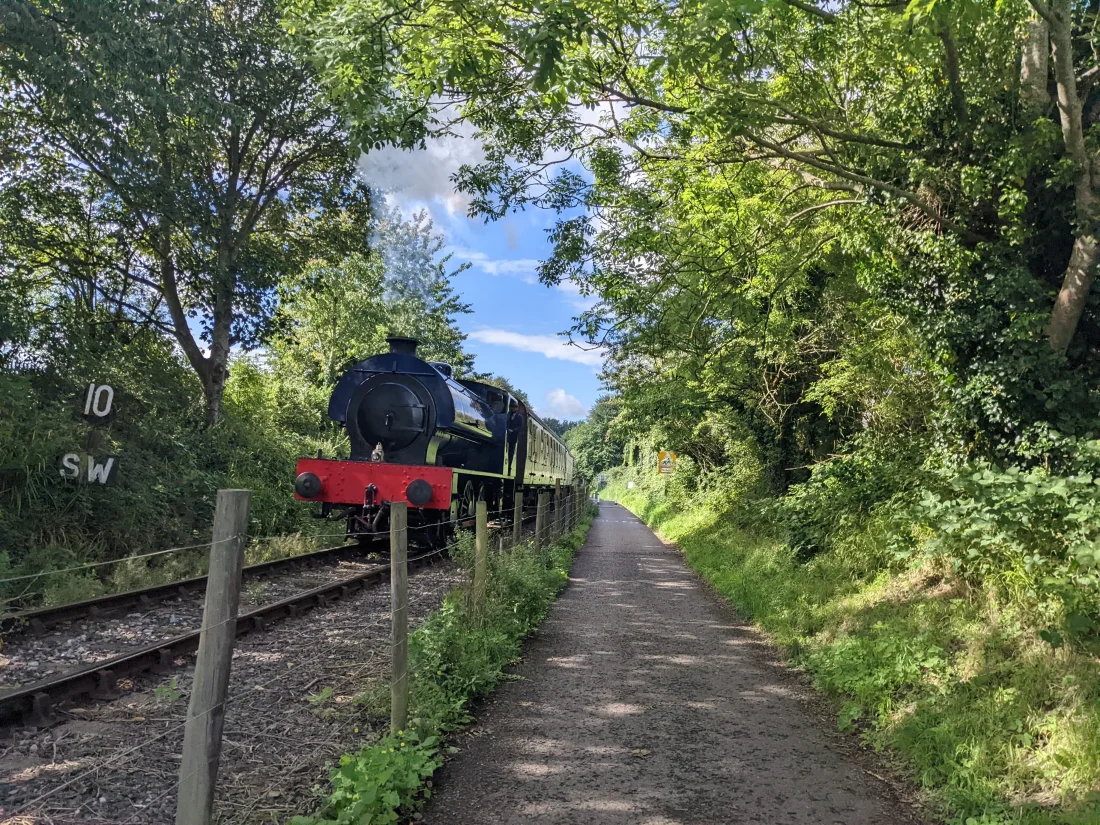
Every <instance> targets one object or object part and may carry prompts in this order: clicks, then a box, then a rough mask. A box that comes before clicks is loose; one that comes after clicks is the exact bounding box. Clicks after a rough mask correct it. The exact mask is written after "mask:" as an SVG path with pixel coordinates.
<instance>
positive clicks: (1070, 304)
mask: <svg viewBox="0 0 1100 825" xmlns="http://www.w3.org/2000/svg"><path fill="white" fill-rule="evenodd" d="M1036 10H1037V11H1039V13H1040V15H1042V16H1043V17H1044V19H1045V20H1046V23H1047V26H1048V29H1049V32H1050V45H1051V56H1052V58H1053V61H1054V80H1055V82H1056V83H1057V86H1058V114H1059V119H1060V120H1061V124H1062V139H1063V140H1064V141H1065V146H1066V155H1067V157H1069V159H1070V160H1071V161H1073V165H1074V167H1075V168H1074V173H1075V175H1076V186H1075V188H1074V212H1075V217H1076V222H1075V226H1076V237H1075V238H1074V242H1073V252H1072V254H1071V255H1070V259H1069V265H1068V266H1067V267H1066V274H1065V276H1064V278H1063V280H1062V288H1061V290H1059V292H1058V297H1057V299H1055V302H1054V309H1053V310H1052V311H1051V313H1050V321H1049V322H1048V324H1047V330H1046V332H1047V339H1048V340H1049V341H1050V346H1051V348H1052V349H1054V350H1055V351H1056V352H1063V353H1064V352H1065V351H1066V349H1067V348H1068V347H1069V345H1070V342H1071V341H1072V340H1073V336H1074V334H1075V333H1076V332H1077V324H1078V322H1079V321H1080V320H1081V313H1082V312H1083V311H1084V308H1085V302H1086V301H1087V300H1088V295H1089V289H1090V288H1091V286H1092V282H1093V281H1094V280H1096V264H1097V258H1098V256H1100V243H1098V239H1097V234H1096V224H1095V220H1096V215H1095V212H1096V193H1095V190H1094V188H1093V169H1092V163H1091V162H1090V158H1089V155H1088V150H1087V149H1086V147H1085V133H1084V129H1083V127H1082V123H1081V100H1080V96H1079V95H1078V93H1077V77H1076V72H1075V69H1074V65H1073V38H1072V32H1071V31H1070V9H1069V0H1054V2H1053V3H1052V4H1051V5H1050V6H1049V7H1043V6H1037V7H1036Z"/></svg>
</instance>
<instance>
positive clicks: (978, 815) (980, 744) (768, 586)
mask: <svg viewBox="0 0 1100 825" xmlns="http://www.w3.org/2000/svg"><path fill="white" fill-rule="evenodd" d="M604 495H605V497H607V495H613V496H615V497H617V498H618V500H619V501H621V502H622V503H623V504H625V505H626V506H627V507H628V508H630V509H631V510H632V511H634V512H635V513H637V514H638V515H639V516H640V517H642V518H643V519H644V520H645V521H646V522H647V523H648V524H650V525H651V526H653V527H655V528H657V529H658V530H659V531H660V533H661V534H662V535H663V536H664V537H665V538H667V539H669V540H672V541H675V542H677V543H678V545H679V546H680V547H681V549H682V550H683V553H684V556H685V558H686V560H687V561H688V563H689V564H690V565H691V566H692V567H693V568H695V569H696V570H697V571H699V572H700V573H701V574H702V575H703V576H704V577H705V578H706V579H707V580H708V581H710V582H711V583H712V584H713V585H714V586H715V588H716V589H717V590H718V591H719V592H720V593H721V594H722V595H723V596H724V597H725V598H727V599H728V600H729V601H730V603H731V604H733V605H734V606H735V607H736V608H737V609H738V610H739V611H741V612H742V613H743V614H744V615H746V616H747V617H749V618H751V619H752V620H753V621H754V622H755V623H756V624H757V625H759V626H760V627H761V628H763V629H764V630H766V631H767V632H768V633H769V634H771V636H772V638H773V639H774V640H775V641H776V642H777V643H778V644H780V645H781V646H782V647H783V648H784V649H785V650H786V651H787V652H788V653H789V655H790V656H791V658H792V659H793V660H794V661H795V662H797V663H798V664H799V665H801V666H802V667H804V668H805V669H806V670H807V672H808V673H809V674H811V675H812V677H813V679H814V681H815V683H816V685H817V686H818V687H819V688H820V689H821V690H822V691H824V692H825V693H826V694H828V695H829V696H831V697H833V698H834V699H835V700H836V703H837V724H838V726H839V727H840V728H841V729H842V730H848V731H851V732H852V733H853V735H859V736H861V737H862V738H863V740H864V741H865V742H866V743H867V744H869V745H870V746H872V747H874V748H876V749H879V750H882V751H885V752H887V753H889V754H891V755H893V757H895V758H896V760H897V761H898V762H899V763H900V764H901V765H902V766H903V767H904V768H905V769H906V770H907V772H908V773H909V774H910V775H911V776H912V778H913V779H914V781H915V782H916V783H917V784H918V785H919V786H920V787H921V788H922V789H923V791H924V794H925V796H926V798H927V801H928V803H929V806H930V808H931V810H932V811H933V813H934V815H935V816H937V817H938V818H940V819H942V820H943V821H945V822H947V823H951V825H1008V823H1013V824H1014V825H1055V824H1056V823H1057V824H1058V825H1087V824H1088V825H1096V823H1100V660H1097V659H1096V658H1094V657H1091V656H1089V655H1086V654H1085V653H1083V652H1081V651H1080V650H1073V649H1069V648H1067V647H1063V648H1061V649H1057V650H1055V649H1053V648H1051V647H1050V645H1048V644H1046V643H1045V642H1044V641H1043V640H1042V639H1041V638H1040V637H1039V635H1038V630H1039V626H1037V624H1036V621H1035V620H1036V617H1035V615H1034V611H1033V610H1031V609H1030V608H1028V607H1027V606H1026V605H1025V604H1023V603H1019V602H1013V601H1010V600H1007V599H1006V597H1005V596H1004V595H1003V593H1002V594H1000V595H998V594H997V593H995V592H993V590H992V589H990V588H983V587H981V586H976V585H974V584H973V583H970V584H968V583H966V582H964V581H962V580H961V579H957V578H955V577H953V575H952V573H951V570H950V568H949V566H948V565H946V564H945V563H943V562H942V561H937V560H935V559H930V558H924V559H922V560H919V561H913V562H911V563H908V564H905V565H902V566H885V567H883V566H876V565H861V564H859V563H857V562H856V560H857V559H860V558H866V557H867V553H866V552H853V550H852V548H853V547H854V546H856V547H859V546H861V545H866V544H871V545H874V544H877V543H881V542H882V541H883V536H882V533H881V529H880V528H881V525H879V526H876V524H875V523H874V520H868V521H866V522H864V523H863V524H862V526H861V527H860V528H859V529H855V530H852V531H851V532H849V533H847V534H845V535H842V536H839V537H838V538H837V540H836V541H834V542H833V543H832V546H831V547H830V549H829V550H828V551H827V552H822V553H818V554H816V555H814V556H812V557H811V558H810V559H809V560H807V561H800V560H799V556H798V554H797V553H796V552H795V550H794V549H793V548H791V547H790V545H789V544H787V542H786V541H785V540H783V539H782V538H776V537H775V536H774V535H769V533H775V532H777V531H768V530H761V529H759V528H756V529H747V528H745V527H744V526H743V525H744V523H745V522H744V519H743V518H741V517H732V516H731V515H730V514H729V513H723V512H720V511H718V510H716V509H708V508H707V507H705V506H702V505H694V506H691V505H689V506H688V507H686V508H684V507H682V506H674V505H672V504H671V503H670V502H669V500H668V498H667V497H664V496H661V495H660V491H659V490H655V489H652V488H646V487H643V486H641V485H639V486H638V487H636V488H635V489H626V486H625V484H622V483H616V484H615V485H614V486H613V487H612V488H610V489H609V490H608V491H605V494H604ZM740 515H741V514H739V516H740ZM870 549H873V548H870ZM863 550H864V551H866V550H868V548H867V547H863Z"/></svg>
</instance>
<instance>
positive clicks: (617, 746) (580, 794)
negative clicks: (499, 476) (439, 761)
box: [424, 502, 913, 825]
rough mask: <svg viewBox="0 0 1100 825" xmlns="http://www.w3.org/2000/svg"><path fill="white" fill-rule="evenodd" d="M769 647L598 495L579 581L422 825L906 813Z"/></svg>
mask: <svg viewBox="0 0 1100 825" xmlns="http://www.w3.org/2000/svg"><path fill="white" fill-rule="evenodd" d="M770 656H771V652H770V650H768V648H767V645H766V644H765V643H764V642H763V641H762V640H761V639H760V637H759V636H758V635H757V634H756V633H755V632H753V631H752V630H751V629H750V628H748V627H746V626H744V625H742V624H739V623H738V622H737V620H736V619H735V618H734V617H733V614H732V613H731V612H730V610H729V609H728V607H727V606H726V605H724V604H723V603H721V602H720V600H719V599H718V597H716V596H714V595H713V594H711V593H709V592H707V591H706V590H705V589H704V588H703V587H702V586H701V585H700V583H699V581H698V579H696V577H695V576H694V575H693V574H692V573H691V572H690V571H689V570H688V569H687V567H686V566H685V565H684V562H683V561H682V560H681V559H680V557H679V555H678V554H676V553H674V552H672V551H670V550H669V549H667V548H665V547H664V546H663V545H662V544H661V542H660V540H659V539H657V538H656V537H655V536H654V535H653V533H652V532H651V531H650V530H649V528H647V527H646V526H645V525H644V524H642V523H641V522H640V521H639V520H638V519H637V518H635V517H634V516H633V515H631V514H630V513H629V512H628V511H627V510H625V509H624V508H622V507H620V506H618V505H615V504H611V503H608V502H604V503H602V504H601V510H600V517H599V518H598V519H597V520H596V522H595V523H594V524H593V527H592V530H591V532H590V533H589V536H588V543H587V544H586V545H585V547H584V548H583V549H582V550H581V551H580V554H579V555H578V557H577V560H576V562H575V564H574V566H573V574H572V577H571V583H570V586H569V588H568V589H567V590H566V591H565V592H564V593H563V595H562V597H561V599H559V600H558V602H557V603H556V604H555V605H554V607H553V609H552V611H551V613H550V615H549V617H548V618H547V620H546V622H545V623H544V624H543V626H542V628H541V630H540V631H539V633H538V635H537V637H536V638H534V639H533V640H531V641H530V642H529V644H528V646H527V651H526V659H525V661H524V663H523V664H522V666H521V667H520V668H519V669H518V673H519V675H520V676H522V677H524V681H518V682H509V683H507V684H505V685H504V686H503V687H502V688H501V689H500V690H499V691H498V692H497V694H496V697H495V698H494V700H493V701H492V703H491V704H489V705H488V707H486V708H485V709H484V711H483V713H482V716H481V718H480V720H479V723H478V725H477V726H476V727H475V728H474V729H473V730H472V731H471V732H470V734H469V735H467V736H465V737H464V738H463V741H462V742H461V743H460V744H461V746H462V752H461V753H460V754H459V755H458V756H456V757H455V758H454V759H453V760H452V761H450V762H449V763H448V765H447V766H446V767H445V768H444V769H443V770H442V772H441V773H440V775H439V779H440V785H441V787H439V789H438V791H437V793H436V795H435V796H434V797H433V798H432V800H431V802H430V803H429V805H428V807H427V809H426V810H425V812H424V821H425V822H426V823H428V825H490V824H491V823H509V825H516V824H517V823H527V822H531V823H554V825H557V823H615V824H616V825H618V823H637V824H638V825H687V824H688V823H767V824H768V825H811V823H812V824H813V825H817V823H823V825H871V824H872V823H874V825H880V824H882V825H885V824H886V823H890V825H893V824H894V823H905V822H911V821H913V820H912V819H911V818H910V817H909V815H908V812H907V811H906V810H905V809H904V808H903V807H902V806H900V805H898V804H897V803H895V802H894V801H892V800H891V798H890V795H889V793H888V791H887V790H886V789H885V787H884V786H883V785H882V784H881V783H878V782H877V781H875V780H873V779H872V778H871V777H870V776H868V775H867V773H866V772H865V771H864V770H863V769H862V768H861V767H860V766H859V765H858V763H857V762H856V761H855V760H854V759H853V758H852V757H851V755H850V754H847V753H845V751H844V749H838V748H837V747H836V745H835V743H834V742H832V741H830V737H829V735H827V734H826V732H825V726H824V725H823V724H822V723H821V721H820V720H818V719H816V718H814V717H813V716H811V715H809V714H808V713H807V712H806V711H805V710H804V709H803V707H802V706H801V701H800V699H799V693H800V689H799V687H798V686H797V684H796V683H795V681H794V680H792V679H791V678H790V676H789V675H784V674H783V673H782V672H781V670H780V669H779V668H777V667H775V666H774V665H773V664H771V663H770V662H769V658H770Z"/></svg>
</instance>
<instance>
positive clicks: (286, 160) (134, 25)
mask: <svg viewBox="0 0 1100 825" xmlns="http://www.w3.org/2000/svg"><path fill="white" fill-rule="evenodd" d="M0 33H2V38H3V44H2V45H3V48H0V78H2V81H0V84H2V86H0V88H2V93H3V96H4V100H5V114H4V117H3V118H0V145H3V146H4V148H5V159H6V162H7V165H8V168H9V170H10V171H11V172H12V174H9V175H7V176H5V178H4V181H3V183H2V184H0V203H3V204H5V205H7V206H9V208H8V209H6V210H4V211H3V212H2V213H0V214H2V215H3V225H4V230H5V231H4V243H3V245H2V247H0V267H2V271H4V272H8V271H15V272H17V273H19V274H20V275H22V276H24V277H27V278H29V279H32V280H41V279H49V280H51V281H53V282H54V283H55V284H57V285H58V287H59V291H60V292H61V293H62V294H64V293H65V292H66V291H71V293H72V294H73V295H74V296H75V299H76V303H79V304H82V305H85V306H86V308H87V309H88V310H92V309H94V308H95V307H97V306H99V305H100V302H101V301H102V302H103V304H104V309H105V312H106V313H107V314H111V315H114V316H115V320H116V321H118V320H123V319H125V320H127V321H130V322H134V323H140V324H142V325H147V326H149V327H151V328H154V329H157V330H159V331H161V332H163V333H166V334H168V335H171V336H172V337H173V338H174V339H175V341H176V342H177V343H178V345H179V347H180V349H181V350H182V352H183V354H184V356H185V357H186V359H187V364H188V366H189V367H190V368H191V369H192V370H193V371H194V373H195V376H196V377H197V378H198V380H199V383H200V385H201V387H202V390H203V394H204V399H205V418H206V421H207V423H208V424H214V423H216V422H217V421H219V420H220V418H221V416H222V409H221V401H222V393H223V391H224V387H225V378H226V368H227V365H228V361H229V358H230V352H231V347H232V346H233V345H234V344H239V345H241V346H244V347H245V348H251V347H254V346H256V345H257V344H259V343H260V342H261V341H262V340H263V339H264V337H265V334H266V333H267V331H268V329H269V321H270V319H271V314H272V309H273V303H274V302H273V301H272V292H273V290H274V289H275V288H276V287H277V286H278V285H279V283H280V281H281V279H282V278H283V277H285V276H286V275H288V274H293V273H295V272H298V271H300V270H301V268H302V267H303V266H304V265H305V263H306V261H307V260H309V259H310V258H312V257H313V256H316V255H333V254H335V255H337V256H342V255H346V254H348V253H349V252H351V251H352V250H353V249H355V248H356V247H357V246H360V245H361V244H362V239H363V236H364V235H365V233H366V228H365V221H366V219H367V218H368V217H369V203H368V200H367V198H366V193H365V192H364V191H363V190H362V189H361V187H359V186H358V184H357V183H356V181H355V165H354V161H353V158H352V157H351V155H350V153H349V152H348V150H347V135H346V131H345V129H344V126H343V119H342V118H340V117H338V116H337V114H336V112H335V110H334V109H333V107H332V105H331V103H330V101H329V100H328V99H327V96H326V95H325V94H324V92H323V90H322V89H321V87H320V86H319V84H318V83H317V80H316V77H315V75H314V73H313V72H312V70H311V68H310V65H309V63H308V62H307V61H306V60H304V59H302V58H301V57H300V56H299V55H298V54H297V52H296V49H295V46H294V44H293V42H292V41H291V40H290V38H288V36H287V34H286V32H285V31H284V30H283V28H282V25H281V22H280V8H279V3H278V2H276V0H248V2H241V3H237V4H234V6H233V7H232V9H223V8H221V7H216V6H210V5H209V4H207V3H204V2H197V1H195V0H186V1H185V2H152V3H147V2H137V1H136V0H102V2H101V0H91V1H90V2H89V0H65V1H64V2H58V1H57V0H27V2H20V3H16V4H10V3H9V4H5V6H4V7H3V8H0ZM192 325H193V327H194V328H192ZM202 343H206V344H209V347H208V351H206V352H204V347H203V346H202Z"/></svg>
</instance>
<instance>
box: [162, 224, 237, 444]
mask: <svg viewBox="0 0 1100 825" xmlns="http://www.w3.org/2000/svg"><path fill="white" fill-rule="evenodd" d="M156 252H157V255H158V257H159V258H160V283H161V294H162V295H163V296H164V303H165V306H166V307H167V308H168V315H169V317H171V319H172V331H173V333H174V335H175V337H176V341H177V342H178V343H179V345H180V349H182V350H183V354H184V355H185V356H187V361H188V363H190V364H191V368H192V369H193V370H194V371H195V374H196V375H198V377H199V383H200V384H201V385H202V394H203V397H204V398H205V400H206V416H205V418H206V424H207V426H210V427H212V426H214V425H215V424H217V423H218V422H219V421H221V419H222V396H223V395H224V394H225V379H226V377H227V375H228V370H227V364H228V359H229V325H230V322H231V321H232V298H231V297H230V300H229V302H228V306H229V311H228V312H226V311H224V302H222V301H220V300H219V301H216V302H215V313H214V315H215V317H214V341H213V342H212V346H211V347H210V356H209V357H207V356H205V355H203V353H202V348H201V347H200V346H199V345H198V342H197V341H195V336H193V335H192V334H191V328H190V327H189V326H188V324H187V312H186V310H184V308H183V303H182V301H180V296H179V289H178V286H177V283H176V268H175V260H174V258H173V256H172V248H171V244H170V242H169V240H168V233H167V232H161V233H160V234H159V236H158V238H157V244H156ZM219 310H221V311H220V312H219ZM219 321H220V322H219Z"/></svg>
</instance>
